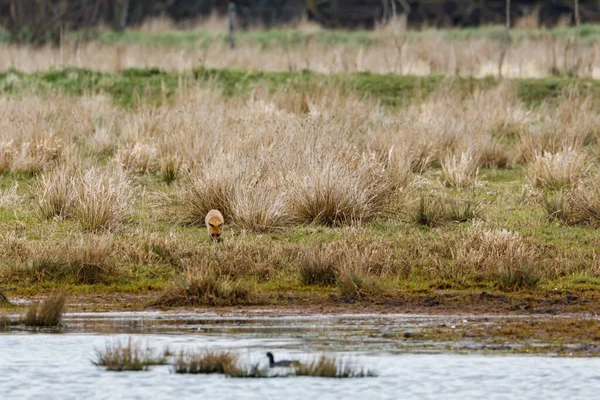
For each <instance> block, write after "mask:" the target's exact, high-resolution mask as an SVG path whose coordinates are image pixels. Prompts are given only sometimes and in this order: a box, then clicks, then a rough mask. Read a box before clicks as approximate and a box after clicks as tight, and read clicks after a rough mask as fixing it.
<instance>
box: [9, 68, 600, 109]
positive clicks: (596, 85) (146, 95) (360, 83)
mask: <svg viewBox="0 0 600 400" xmlns="http://www.w3.org/2000/svg"><path fill="white" fill-rule="evenodd" d="M500 82H501V80H498V79H496V78H484V79H476V78H456V77H454V78H444V77H442V76H426V77H416V76H401V75H394V74H384V75H379V74H372V73H367V72H365V73H353V74H341V73H340V74H331V75H324V74H320V73H314V72H310V71H301V72H266V71H244V70H238V69H212V68H196V69H193V70H191V71H186V72H183V73H167V72H165V71H162V70H160V69H157V68H148V69H138V68H136V69H126V70H124V71H122V72H121V73H119V74H110V73H102V72H96V71H92V70H88V69H78V68H71V67H66V68H62V69H56V70H50V71H45V72H36V73H31V74H25V73H22V72H20V71H16V70H8V71H5V72H1V73H0V94H3V95H21V94H23V93H32V94H41V95H55V94H57V93H61V94H68V95H74V96H80V95H84V94H98V93H102V94H107V95H109V96H111V97H112V98H113V99H114V101H115V102H116V103H118V104H121V105H123V106H131V105H137V104H141V103H156V104H160V103H164V102H166V101H168V99H169V98H170V97H172V96H173V95H174V94H175V93H176V91H177V90H179V89H185V88H189V87H216V88H217V89H219V90H221V92H222V93H223V94H224V95H226V96H233V95H247V94H248V93H249V92H250V90H251V89H252V88H254V87H256V86H257V85H263V86H266V87H268V88H269V89H270V90H271V91H273V92H274V91H277V90H284V89H285V90H291V91H297V92H310V90H311V89H315V88H319V87H323V86H324V85H326V86H331V87H338V88H340V89H342V90H347V91H349V92H352V93H356V94H358V95H359V96H365V97H371V98H374V99H377V100H379V101H381V102H382V104H384V105H387V106H406V105H408V104H410V103H411V102H412V101H414V100H415V99H419V98H423V97H425V96H427V95H429V94H430V93H432V92H434V91H435V90H437V89H439V88H440V87H441V86H442V85H443V86H444V87H449V88H450V89H452V88H454V89H455V90H456V91H458V92H460V93H464V94H469V93H472V92H473V91H474V90H476V89H486V88H491V87H494V86H496V85H498V84H499V83H500ZM510 82H511V84H512V85H514V86H515V88H516V89H517V93H518V95H519V97H520V98H521V99H522V100H523V101H524V102H525V103H527V104H529V105H534V106H535V105H539V104H540V103H541V102H542V101H549V100H551V99H553V98H558V97H560V96H561V95H563V94H564V92H565V90H567V89H568V88H572V87H575V86H576V88H577V93H578V94H579V95H580V96H587V95H591V96H593V97H598V96H600V81H596V80H591V79H575V78H569V77H552V78H543V79H511V80H510Z"/></svg>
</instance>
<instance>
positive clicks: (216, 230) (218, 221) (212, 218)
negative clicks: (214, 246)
mask: <svg viewBox="0 0 600 400" xmlns="http://www.w3.org/2000/svg"><path fill="white" fill-rule="evenodd" d="M204 222H205V223H206V229H208V236H209V237H210V239H211V240H213V241H216V242H220V241H221V235H222V234H223V224H224V223H225V220H224V219H223V215H222V214H221V212H220V211H219V210H210V211H209V212H208V214H206V218H205V219H204Z"/></svg>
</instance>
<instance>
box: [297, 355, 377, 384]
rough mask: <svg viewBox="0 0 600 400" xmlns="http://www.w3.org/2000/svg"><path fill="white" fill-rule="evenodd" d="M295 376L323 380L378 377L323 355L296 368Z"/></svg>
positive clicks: (368, 371)
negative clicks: (314, 377)
mask: <svg viewBox="0 0 600 400" xmlns="http://www.w3.org/2000/svg"><path fill="white" fill-rule="evenodd" d="M294 375H296V376H316V377H322V378H364V377H373V376H377V374H376V373H375V372H374V371H371V370H364V369H357V368H355V367H353V366H351V365H350V364H347V363H345V362H344V361H343V360H340V359H337V358H335V357H331V356H327V355H321V356H320V357H319V358H318V359H317V360H315V361H312V362H309V363H304V364H300V365H299V366H298V367H296V368H295V371H294Z"/></svg>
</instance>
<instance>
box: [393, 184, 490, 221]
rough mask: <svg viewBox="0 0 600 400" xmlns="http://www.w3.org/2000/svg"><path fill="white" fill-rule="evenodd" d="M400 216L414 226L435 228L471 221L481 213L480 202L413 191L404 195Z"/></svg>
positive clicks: (457, 196) (430, 192)
mask: <svg viewBox="0 0 600 400" xmlns="http://www.w3.org/2000/svg"><path fill="white" fill-rule="evenodd" d="M402 214H403V215H404V216H405V219H406V220H408V221H409V222H412V223H414V224H417V225H425V226H431V227H435V226H440V225H445V224H448V223H462V222H468V221H472V220H474V219H476V218H479V217H481V216H482V214H483V212H482V205H481V201H479V200H477V199H473V198H469V197H468V196H459V195H455V196H450V195H447V194H443V193H439V192H436V191H427V192H422V191H420V190H414V191H410V192H409V193H408V194H406V195H405V200H404V204H403V209H402Z"/></svg>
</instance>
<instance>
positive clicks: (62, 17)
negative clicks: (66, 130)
mask: <svg viewBox="0 0 600 400" xmlns="http://www.w3.org/2000/svg"><path fill="white" fill-rule="evenodd" d="M230 3H233V4H235V13H236V20H237V25H238V27H239V28H241V29H247V28H249V27H252V26H264V27H266V28H270V27H272V26H278V25H291V24H294V23H298V22H299V21H303V20H306V19H308V20H313V21H316V22H317V23H319V24H321V25H322V26H324V27H328V28H344V29H357V28H362V29H372V28H374V27H375V26H377V25H381V24H385V23H387V22H388V21H389V20H390V19H392V18H393V17H395V16H402V17H403V18H404V19H405V21H406V24H407V26H409V27H437V28H447V27H473V26H481V25H490V24H504V23H505V21H506V3H507V1H506V0H236V1H235V2H233V1H232V2H230V1H228V0H154V1H143V0H0V27H1V29H3V30H4V37H5V38H8V39H9V40H12V41H15V42H18V43H31V44H36V45H39V44H44V43H59V42H60V38H61V35H63V34H64V33H65V32H67V31H73V30H78V31H81V30H87V29H91V28H98V27H105V28H111V29H114V30H123V29H125V28H128V27H135V26H139V25H140V24H142V23H143V22H144V21H147V20H149V19H152V18H157V17H160V18H167V19H169V20H171V21H172V22H174V23H175V24H177V25H178V26H180V27H182V28H186V27H190V26H192V25H193V24H194V23H195V22H197V21H198V20H199V19H203V18H208V17H210V16H215V15H217V16H223V17H225V16H226V15H227V12H228V7H229V5H230ZM510 3H511V4H510V11H509V14H510V20H511V21H513V23H517V21H519V20H523V19H527V20H528V23H529V24H530V25H534V26H535V27H539V26H557V25H560V26H565V25H573V24H575V22H576V21H575V20H576V18H575V15H576V13H575V4H576V3H579V4H578V7H579V15H580V20H581V22H582V23H594V22H598V21H600V1H598V0H579V1H576V0H545V1H541V0H538V1H536V0H528V1H524V0H512V1H511V2H510Z"/></svg>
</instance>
